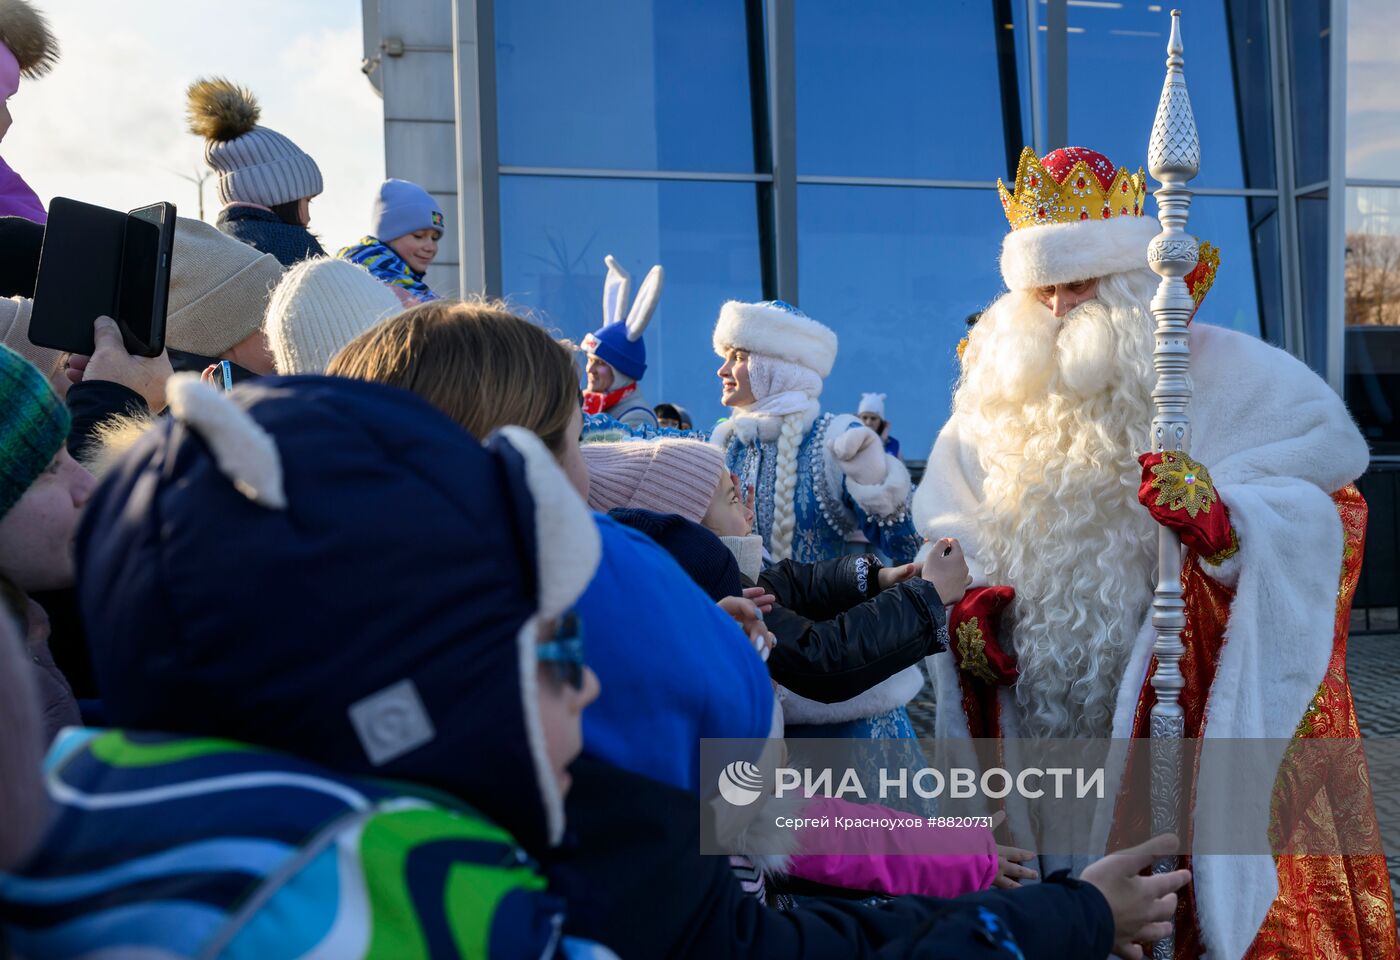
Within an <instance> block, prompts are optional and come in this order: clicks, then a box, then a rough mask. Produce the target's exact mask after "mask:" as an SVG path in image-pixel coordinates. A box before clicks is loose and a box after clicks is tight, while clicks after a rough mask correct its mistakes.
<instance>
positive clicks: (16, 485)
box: [0, 344, 71, 517]
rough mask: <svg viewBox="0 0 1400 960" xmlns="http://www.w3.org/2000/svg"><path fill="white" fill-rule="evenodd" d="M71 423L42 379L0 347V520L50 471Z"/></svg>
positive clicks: (34, 370) (65, 411)
mask: <svg viewBox="0 0 1400 960" xmlns="http://www.w3.org/2000/svg"><path fill="white" fill-rule="evenodd" d="M70 425H71V421H70V420H69V419H68V408H67V407H65V406H64V405H63V401H62V400H60V399H58V394H56V393H54V392H53V388H52V387H50V386H49V383H48V381H47V380H45V379H44V375H43V374H42V373H40V372H39V371H38V370H36V369H35V368H34V365H33V364H32V363H30V362H29V361H28V360H26V359H24V358H23V357H21V356H20V355H19V354H17V353H15V352H14V351H13V350H11V349H10V348H9V347H7V346H5V345H4V344H0V517H3V516H5V514H7V513H9V512H10V508H11V507H13V506H14V505H15V504H16V503H18V502H19V498H20V497H22V496H24V491H26V490H28V489H29V487H30V485H31V484H32V483H33V482H34V481H35V480H37V479H38V478H39V474H41V473H43V472H44V471H45V470H47V469H48V466H49V464H50V463H51V462H52V461H53V458H54V455H55V454H57V453H58V451H59V450H60V449H61V448H62V447H63V443H64V441H65V440H67V439H68V428H69V426H70Z"/></svg>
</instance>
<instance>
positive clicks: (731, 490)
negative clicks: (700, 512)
mask: <svg viewBox="0 0 1400 960" xmlns="http://www.w3.org/2000/svg"><path fill="white" fill-rule="evenodd" d="M701 525H702V526H703V527H705V529H707V530H709V531H710V532H711V533H713V534H714V535H715V536H717V537H747V536H748V535H749V531H750V530H752V529H753V514H752V513H750V512H749V509H748V506H747V505H746V504H745V503H744V501H743V498H741V497H740V496H739V488H738V487H736V486H735V485H734V475H733V474H732V473H728V472H726V473H725V474H724V475H723V476H721V477H720V481H719V486H718V487H716V488H715V495H714V497H713V498H712V499H711V500H710V507H709V509H708V510H706V511H705V517H704V519H703V520H701Z"/></svg>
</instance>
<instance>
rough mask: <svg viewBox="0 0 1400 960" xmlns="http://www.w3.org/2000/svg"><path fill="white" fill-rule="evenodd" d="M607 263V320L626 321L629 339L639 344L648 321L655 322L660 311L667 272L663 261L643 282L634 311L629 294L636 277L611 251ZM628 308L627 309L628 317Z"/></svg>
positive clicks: (605, 299) (604, 304)
mask: <svg viewBox="0 0 1400 960" xmlns="http://www.w3.org/2000/svg"><path fill="white" fill-rule="evenodd" d="M603 262H604V263H606V264H607V265H608V277H607V279H606V280H604V281H603V323H604V324H605V325H608V324H614V323H624V324H626V328H627V339H628V340H629V341H631V342H632V343H636V342H637V341H638V340H640V339H642V334H643V333H644V332H645V331H646V328H647V324H649V323H651V318H652V315H653V314H654V313H656V304H657V302H658V301H659V300H660V299H661V285H662V281H663V280H664V279H665V271H663V270H662V269H661V265H660V264H657V265H656V266H654V267H652V268H651V270H650V271H649V272H648V273H647V275H646V279H644V280H643V281H642V287H641V289H640V290H638V291H637V300H636V302H635V303H633V304H632V309H631V310H627V295H628V293H629V292H630V290H631V287H632V277H631V275H630V274H628V272H627V271H626V270H624V269H622V267H620V266H618V263H617V261H616V260H614V259H613V258H612V255H611V254H609V255H608V256H607V257H604V258H603ZM624 310H627V314H626V316H625V317H624V316H623V311H624Z"/></svg>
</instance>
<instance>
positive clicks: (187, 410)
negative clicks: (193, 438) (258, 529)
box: [165, 373, 287, 510]
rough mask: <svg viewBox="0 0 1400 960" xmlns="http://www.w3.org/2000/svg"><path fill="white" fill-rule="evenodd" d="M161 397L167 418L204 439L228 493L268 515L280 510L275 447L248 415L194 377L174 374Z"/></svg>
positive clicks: (282, 505)
mask: <svg viewBox="0 0 1400 960" xmlns="http://www.w3.org/2000/svg"><path fill="white" fill-rule="evenodd" d="M165 394H166V397H167V398H168V399H169V401H170V414H171V416H173V417H174V418H175V419H176V420H178V421H180V422H181V423H183V424H185V425H186V426H188V427H189V428H190V429H191V430H193V431H194V432H195V433H197V434H199V435H200V436H201V437H203V438H204V442H205V443H206V444H208V445H209V450H210V452H212V453H213V454H214V463H215V464H216V465H217V466H218V468H219V472H220V473H222V474H223V475H224V476H225V477H227V478H228V481H229V482H230V483H232V484H233V486H234V489H236V490H237V491H238V492H239V493H241V494H243V495H244V496H245V497H247V498H248V499H249V500H251V501H253V502H254V503H256V504H259V505H260V506H264V507H267V508H268V509H271V510H282V509H285V508H286V506H287V495H286V494H285V493H284V492H283V489H282V457H281V455H280V454H279V453H278V452H277V444H276V442H275V441H274V440H273V439H272V436H271V434H269V433H268V432H267V431H266V430H264V429H263V428H262V427H261V426H259V425H258V423H257V421H255V420H254V419H253V418H252V417H251V416H249V415H248V411H246V410H244V409H243V408H242V407H240V406H238V404H236V403H234V402H233V401H232V400H230V399H229V398H228V396H227V395H226V394H224V393H223V392H222V391H220V390H216V389H214V388H213V387H211V386H209V384H207V383H204V382H203V381H201V380H200V379H199V375H198V374H195V373H177V374H175V376H173V377H171V378H170V380H169V381H168V382H167V383H166V386H165Z"/></svg>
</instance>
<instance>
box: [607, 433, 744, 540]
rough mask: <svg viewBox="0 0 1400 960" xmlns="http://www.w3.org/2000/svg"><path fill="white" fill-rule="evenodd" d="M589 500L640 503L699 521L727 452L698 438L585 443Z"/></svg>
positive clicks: (610, 507) (616, 504)
mask: <svg viewBox="0 0 1400 960" xmlns="http://www.w3.org/2000/svg"><path fill="white" fill-rule="evenodd" d="M582 450H583V460H584V462H585V463H587V464H588V505H589V506H590V507H592V508H593V509H594V510H597V511H598V512H600V513H607V512H608V511H609V510H616V509H617V508H619V507H636V508H639V509H642V510H652V511H655V512H656V513H676V514H679V515H681V516H682V517H685V518H686V519H687V520H693V521H695V522H696V523H699V522H700V521H701V520H702V519H703V518H704V516H705V511H706V510H707V509H709V506H710V501H711V500H712V499H714V496H715V490H716V489H717V488H718V487H719V481H720V477H721V476H723V474H724V451H722V450H720V449H719V448H718V447H712V446H710V445H709V444H708V443H703V442H701V441H699V440H680V439H676V440H649V441H624V442H622V443H585V444H584V445H583V447H582Z"/></svg>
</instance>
